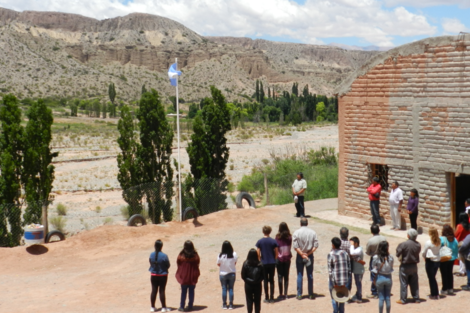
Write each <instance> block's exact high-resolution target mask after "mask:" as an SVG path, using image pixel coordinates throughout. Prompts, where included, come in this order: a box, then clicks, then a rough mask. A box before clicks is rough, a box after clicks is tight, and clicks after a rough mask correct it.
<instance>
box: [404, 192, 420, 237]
mask: <svg viewBox="0 0 470 313" xmlns="http://www.w3.org/2000/svg"><path fill="white" fill-rule="evenodd" d="M418 205H419V194H418V190H416V189H414V188H413V189H411V191H410V197H409V198H408V204H407V206H406V212H407V213H408V216H409V218H410V224H411V228H413V229H416V230H418V224H417V223H416V221H417V220H418V213H419V210H418Z"/></svg>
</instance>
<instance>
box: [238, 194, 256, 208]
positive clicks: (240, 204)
mask: <svg viewBox="0 0 470 313" xmlns="http://www.w3.org/2000/svg"><path fill="white" fill-rule="evenodd" d="M243 200H246V201H247V202H248V203H249V204H250V207H252V208H256V204H255V200H253V197H252V196H250V194H249V193H248V192H244V191H242V192H240V193H239V194H238V195H237V197H236V198H235V203H236V205H237V208H239V209H243Z"/></svg>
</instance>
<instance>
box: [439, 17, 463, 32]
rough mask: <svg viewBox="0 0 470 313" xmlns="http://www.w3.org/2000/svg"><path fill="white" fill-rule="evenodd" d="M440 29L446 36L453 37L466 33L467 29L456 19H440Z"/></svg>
mask: <svg viewBox="0 0 470 313" xmlns="http://www.w3.org/2000/svg"><path fill="white" fill-rule="evenodd" d="M442 28H443V29H444V32H445V33H446V34H451V35H455V34H458V33H460V32H468V31H469V29H468V28H467V27H465V25H464V24H463V23H462V22H461V21H460V20H459V19H456V18H443V19H442Z"/></svg>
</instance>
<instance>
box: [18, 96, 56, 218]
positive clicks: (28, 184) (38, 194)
mask: <svg viewBox="0 0 470 313" xmlns="http://www.w3.org/2000/svg"><path fill="white" fill-rule="evenodd" d="M26 115H27V117H28V123H27V125H26V129H25V140H24V143H25V145H24V147H25V149H24V161H23V175H22V181H23V184H24V186H25V197H26V203H27V207H26V210H25V213H24V215H23V219H24V224H25V225H26V224H30V223H38V224H39V223H41V216H42V205H45V207H46V209H47V205H48V200H49V194H50V193H51V191H52V188H53V186H52V183H53V182H54V169H55V167H54V166H53V165H52V159H53V158H54V157H57V156H58V155H59V154H58V153H57V152H55V153H52V152H51V147H50V145H51V141H52V123H53V122H54V119H53V117H52V110H51V109H49V108H48V107H47V106H46V104H45V103H44V101H43V100H42V99H39V100H38V101H37V102H34V103H33V105H32V106H31V108H30V109H29V111H28V112H27V114H26Z"/></svg>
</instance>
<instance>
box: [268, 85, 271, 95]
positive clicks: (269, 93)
mask: <svg viewBox="0 0 470 313" xmlns="http://www.w3.org/2000/svg"><path fill="white" fill-rule="evenodd" d="M268 98H271V88H269V87H268Z"/></svg>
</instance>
